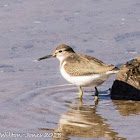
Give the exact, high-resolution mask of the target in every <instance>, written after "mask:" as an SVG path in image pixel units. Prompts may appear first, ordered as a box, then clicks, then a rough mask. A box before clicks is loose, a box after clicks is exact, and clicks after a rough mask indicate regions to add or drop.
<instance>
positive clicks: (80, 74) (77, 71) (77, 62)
mask: <svg viewBox="0 0 140 140" xmlns="http://www.w3.org/2000/svg"><path fill="white" fill-rule="evenodd" d="M51 57H55V58H57V59H58V60H59V61H60V73H61V74H62V76H63V77H64V78H65V79H66V80H67V81H68V82H70V83H72V84H74V85H76V86H78V89H79V99H82V96H83V90H82V87H94V88H95V98H94V100H95V101H98V94H99V92H98V89H97V86H99V85H101V84H102V83H104V82H105V81H106V80H107V79H108V78H109V77H110V76H111V75H112V74H115V73H117V72H118V71H119V68H118V67H116V66H114V65H112V64H111V65H107V64H105V63H104V62H102V61H101V60H99V59H97V58H95V57H93V56H89V55H85V54H79V53H76V52H75V51H74V50H73V49H72V48H71V47H70V46H68V45H65V44H61V45H59V46H58V47H57V48H56V49H55V51H54V52H53V53H52V54H50V55H46V56H44V57H41V58H39V59H37V60H38V61H41V60H43V59H47V58H51Z"/></svg>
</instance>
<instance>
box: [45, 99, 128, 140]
mask: <svg viewBox="0 0 140 140" xmlns="http://www.w3.org/2000/svg"><path fill="white" fill-rule="evenodd" d="M97 107H98V105H97V104H96V105H86V104H84V103H83V102H82V100H79V104H76V103H72V104H71V105H69V110H68V111H66V113H64V114H62V115H61V116H60V120H59V122H58V128H57V129H56V130H54V131H53V132H54V133H61V136H62V139H65V140H67V139H70V137H72V136H74V137H86V138H107V139H109V140H110V139H111V140H112V139H113V140H116V139H117V140H119V139H120V140H125V139H126V138H121V137H118V136H117V135H118V133H117V132H114V131H113V130H111V129H110V125H109V124H107V123H106V121H107V119H104V118H102V117H101V115H100V114H98V112H97V111H96V108H97ZM44 130H45V129H44ZM53 139H54V140H55V139H57V138H55V137H54V138H53Z"/></svg>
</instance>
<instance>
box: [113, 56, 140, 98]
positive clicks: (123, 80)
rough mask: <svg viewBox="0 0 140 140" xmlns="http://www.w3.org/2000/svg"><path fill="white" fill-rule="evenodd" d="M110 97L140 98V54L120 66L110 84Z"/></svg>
mask: <svg viewBox="0 0 140 140" xmlns="http://www.w3.org/2000/svg"><path fill="white" fill-rule="evenodd" d="M111 99H115V100H140V56H139V57H138V58H137V59H133V60H132V61H130V62H127V63H125V64H123V65H122V66H121V68H120V71H119V73H118V75H117V79H116V80H115V81H114V83H113V86H112V90H111Z"/></svg>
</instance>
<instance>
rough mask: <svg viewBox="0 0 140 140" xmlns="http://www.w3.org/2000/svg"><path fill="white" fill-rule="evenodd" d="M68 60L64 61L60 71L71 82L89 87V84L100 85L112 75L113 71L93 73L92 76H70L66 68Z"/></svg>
mask: <svg viewBox="0 0 140 140" xmlns="http://www.w3.org/2000/svg"><path fill="white" fill-rule="evenodd" d="M65 64H66V62H63V64H62V66H61V68H60V72H61V74H62V76H63V77H64V78H65V79H66V80H67V81H69V82H70V83H72V84H74V85H77V86H81V87H89V86H94V87H96V86H99V85H100V84H102V83H103V82H104V81H105V80H106V79H107V78H108V77H109V76H110V75H112V74H113V73H105V74H93V75H90V76H70V75H69V74H68V73H66V71H65V69H64V65H65Z"/></svg>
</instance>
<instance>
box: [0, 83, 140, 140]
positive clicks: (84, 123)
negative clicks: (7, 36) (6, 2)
mask: <svg viewBox="0 0 140 140" xmlns="http://www.w3.org/2000/svg"><path fill="white" fill-rule="evenodd" d="M108 93H109V92H108V91H103V92H100V96H99V98H100V99H99V102H98V103H95V102H94V100H93V99H94V96H92V94H93V91H85V94H84V98H83V100H82V101H81V100H79V99H78V98H77V97H78V96H77V95H78V92H77V88H76V87H75V86H73V85H68V84H66V85H58V86H52V87H42V88H37V89H34V90H31V91H28V92H26V93H23V94H22V95H18V96H17V97H16V98H14V99H9V100H6V101H4V102H3V103H1V105H0V108H1V115H0V124H1V127H0V130H1V135H2V134H5V132H7V133H15V134H20V137H19V136H16V135H15V136H13V135H12V134H11V136H7V135H6V137H7V138H8V137H9V138H12V137H17V138H37V137H39V138H42V139H43V138H44V139H45V138H46V137H47V138H48V139H49V138H50V137H51V138H52V135H53V139H58V138H61V139H74V138H75V139H81V138H83V139H84V138H91V139H92V138H99V139H124V140H125V139H126V138H128V139H131V138H132V139H139V138H140V134H139V126H140V103H139V102H136V101H112V100H111V99H110V97H109V94H108ZM130 131H131V133H130ZM33 134H34V135H33ZM9 135H10V134H9ZM51 138H50V139H51Z"/></svg>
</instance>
